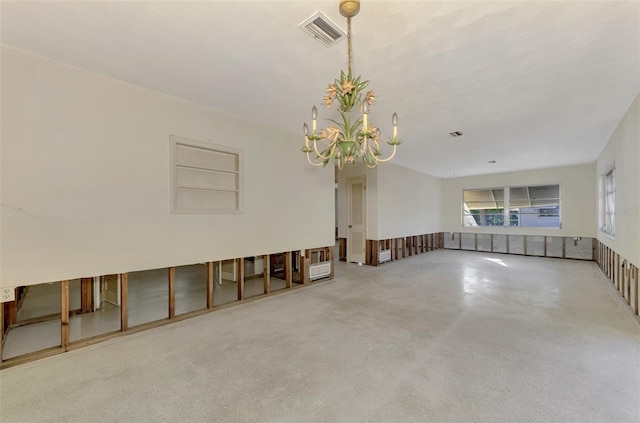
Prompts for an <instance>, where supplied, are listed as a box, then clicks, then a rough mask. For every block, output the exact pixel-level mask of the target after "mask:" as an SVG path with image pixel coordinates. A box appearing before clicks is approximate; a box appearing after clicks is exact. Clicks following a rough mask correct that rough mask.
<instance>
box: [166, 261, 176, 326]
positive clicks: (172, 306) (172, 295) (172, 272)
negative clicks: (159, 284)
mask: <svg viewBox="0 0 640 423" xmlns="http://www.w3.org/2000/svg"><path fill="white" fill-rule="evenodd" d="M167 270H168V272H167V273H168V280H169V281H168V282H169V319H173V318H174V317H176V268H175V267H169V268H168V269H167Z"/></svg>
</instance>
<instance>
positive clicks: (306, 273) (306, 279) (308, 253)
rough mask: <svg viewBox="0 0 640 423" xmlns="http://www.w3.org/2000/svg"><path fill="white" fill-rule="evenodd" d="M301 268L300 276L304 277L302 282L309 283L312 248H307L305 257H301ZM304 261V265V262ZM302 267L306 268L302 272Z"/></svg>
mask: <svg viewBox="0 0 640 423" xmlns="http://www.w3.org/2000/svg"><path fill="white" fill-rule="evenodd" d="M301 262H302V263H300V264H301V266H300V267H301V269H300V277H301V278H302V284H303V285H308V284H309V283H310V282H311V275H310V273H309V271H310V270H311V250H310V249H306V250H305V252H304V257H302V259H301ZM303 263H304V266H302V264H303ZM302 268H304V272H302Z"/></svg>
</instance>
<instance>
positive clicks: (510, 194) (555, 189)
mask: <svg viewBox="0 0 640 423" xmlns="http://www.w3.org/2000/svg"><path fill="white" fill-rule="evenodd" d="M462 225H463V226H519V227H545V228H560V185H558V184H555V185H541V186H521V187H505V188H486V189H470V190H464V191H463V222H462Z"/></svg>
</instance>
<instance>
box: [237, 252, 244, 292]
mask: <svg viewBox="0 0 640 423" xmlns="http://www.w3.org/2000/svg"><path fill="white" fill-rule="evenodd" d="M236 266H237V272H236V275H237V277H238V301H243V300H244V257H240V258H238V259H236Z"/></svg>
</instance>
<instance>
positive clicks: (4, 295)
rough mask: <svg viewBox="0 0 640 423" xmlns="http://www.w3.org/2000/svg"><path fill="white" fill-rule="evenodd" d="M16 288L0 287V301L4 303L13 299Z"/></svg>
mask: <svg viewBox="0 0 640 423" xmlns="http://www.w3.org/2000/svg"><path fill="white" fill-rule="evenodd" d="M15 299H16V289H15V288H7V287H2V288H0V302H2V303H6V302H8V301H15Z"/></svg>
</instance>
